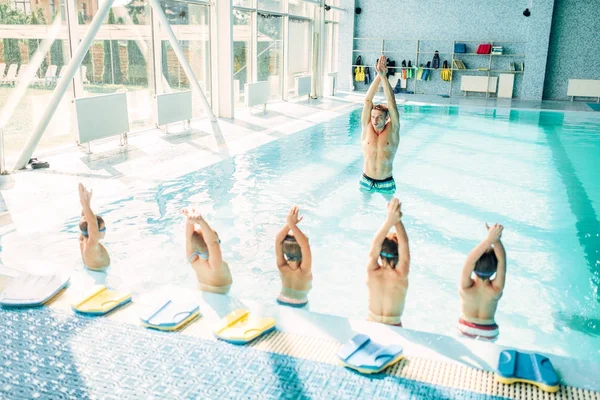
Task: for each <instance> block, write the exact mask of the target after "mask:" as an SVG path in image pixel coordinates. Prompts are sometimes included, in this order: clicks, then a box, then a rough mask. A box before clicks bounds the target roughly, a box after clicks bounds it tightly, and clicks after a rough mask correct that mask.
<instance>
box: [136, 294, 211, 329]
mask: <svg viewBox="0 0 600 400" xmlns="http://www.w3.org/2000/svg"><path fill="white" fill-rule="evenodd" d="M199 309H200V306H199V305H198V304H193V303H183V302H176V301H172V300H168V301H166V302H164V303H161V304H160V305H159V306H158V307H156V308H155V309H153V310H152V311H151V312H149V313H148V314H147V315H144V316H142V317H140V318H141V320H142V322H143V323H144V324H146V325H148V326H150V327H156V328H159V329H160V328H163V329H168V328H174V327H176V326H177V325H179V324H181V323H182V322H183V321H185V320H186V319H188V318H189V317H190V316H191V315H192V314H194V313H196V312H198V310H199Z"/></svg>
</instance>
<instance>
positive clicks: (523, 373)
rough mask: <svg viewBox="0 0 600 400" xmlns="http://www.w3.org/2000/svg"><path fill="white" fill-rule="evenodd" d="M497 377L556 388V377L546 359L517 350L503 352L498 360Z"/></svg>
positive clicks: (548, 360)
mask: <svg viewBox="0 0 600 400" xmlns="http://www.w3.org/2000/svg"><path fill="white" fill-rule="evenodd" d="M498 375H500V376H501V377H503V378H510V379H523V380H527V381H530V382H537V383H542V384H545V385H547V386H556V385H558V383H559V380H558V375H556V371H555V370H554V367H553V366H552V362H551V361H550V359H548V357H545V356H542V355H541V354H536V353H523V352H520V351H517V350H503V351H502V352H500V357H499V358H498Z"/></svg>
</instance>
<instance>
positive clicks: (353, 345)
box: [337, 333, 403, 371]
mask: <svg viewBox="0 0 600 400" xmlns="http://www.w3.org/2000/svg"><path fill="white" fill-rule="evenodd" d="M402 351H403V349H402V346H400V345H397V344H394V345H391V346H383V345H380V344H378V343H375V342H373V341H371V338H369V337H368V336H367V335H363V334H360V333H359V334H357V335H356V336H354V337H353V338H351V339H350V340H349V341H348V342H347V343H346V344H344V345H343V346H342V348H341V349H340V350H339V351H338V354H337V355H338V357H339V358H340V359H341V360H342V361H343V362H344V363H345V364H347V365H348V366H350V367H356V368H361V369H366V370H373V371H377V370H380V369H382V368H383V366H384V365H386V364H387V363H389V362H390V361H392V360H393V359H395V358H396V357H398V356H400V355H401V354H402Z"/></svg>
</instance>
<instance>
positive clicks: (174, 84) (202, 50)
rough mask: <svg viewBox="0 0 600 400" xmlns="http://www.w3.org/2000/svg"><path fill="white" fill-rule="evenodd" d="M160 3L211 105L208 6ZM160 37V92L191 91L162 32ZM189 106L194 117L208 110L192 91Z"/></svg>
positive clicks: (177, 2) (173, 1)
mask: <svg viewBox="0 0 600 400" xmlns="http://www.w3.org/2000/svg"><path fill="white" fill-rule="evenodd" d="M162 6H163V9H164V10H165V14H166V15H167V18H168V20H169V23H170V25H171V28H172V29H173V31H174V32H175V36H176V37H177V39H178V41H179V45H180V46H181V47H182V49H183V53H184V55H185V56H186V59H187V62H188V63H189V64H190V67H191V68H192V71H194V75H195V76H196V79H198V83H199V84H200V87H201V88H202V91H203V92H204V95H205V96H206V99H207V100H208V102H209V104H211V82H210V76H211V75H210V29H209V27H210V25H209V14H210V13H209V8H208V6H204V5H198V4H191V3H183V2H180V1H176V0H166V1H163V2H162ZM161 38H162V68H163V77H164V79H163V80H162V86H163V88H162V91H163V93H169V92H172V91H184V90H191V87H190V84H189V80H188V77H187V75H186V73H185V71H184V70H183V68H182V67H181V64H180V63H179V60H178V59H177V56H176V55H175V52H174V51H173V48H172V47H171V43H170V42H169V40H168V39H167V36H166V34H165V33H164V32H163V33H161ZM192 107H193V111H192V116H193V117H194V118H198V117H200V116H202V115H205V114H206V112H207V110H204V109H203V108H202V102H201V101H200V98H199V97H198V96H197V95H196V94H195V93H194V92H193V91H192Z"/></svg>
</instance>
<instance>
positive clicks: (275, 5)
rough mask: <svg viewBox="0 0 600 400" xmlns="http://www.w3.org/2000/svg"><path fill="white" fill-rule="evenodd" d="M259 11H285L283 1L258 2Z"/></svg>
mask: <svg viewBox="0 0 600 400" xmlns="http://www.w3.org/2000/svg"><path fill="white" fill-rule="evenodd" d="M258 9H259V10H263V11H277V12H281V11H283V0H258Z"/></svg>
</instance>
